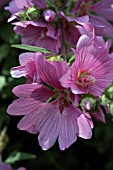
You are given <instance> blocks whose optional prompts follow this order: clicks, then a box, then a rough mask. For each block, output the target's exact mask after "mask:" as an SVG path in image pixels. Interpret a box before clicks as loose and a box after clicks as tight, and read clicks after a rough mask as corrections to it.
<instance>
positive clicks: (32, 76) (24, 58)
mask: <svg viewBox="0 0 113 170" xmlns="http://www.w3.org/2000/svg"><path fill="white" fill-rule="evenodd" d="M40 55H42V53H39V52H37V53H27V52H26V53H23V54H21V55H19V63H20V66H18V67H13V68H12V69H11V76H12V77H14V78H20V77H22V76H24V77H26V78H27V83H34V82H37V83H39V84H41V80H40V77H39V75H38V74H37V71H36V62H37V61H36V58H37V57H38V56H40ZM42 56H43V55H42Z"/></svg>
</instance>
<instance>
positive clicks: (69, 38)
mask: <svg viewBox="0 0 113 170" xmlns="http://www.w3.org/2000/svg"><path fill="white" fill-rule="evenodd" d="M59 16H60V17H61V19H62V21H63V22H64V30H63V31H64V39H65V42H66V43H69V44H70V45H73V46H76V44H77V41H78V39H79V37H80V32H79V30H78V28H77V25H80V26H81V27H83V25H84V24H85V23H87V22H88V21H89V17H88V16H82V17H77V18H71V17H68V16H66V15H65V14H64V13H63V12H62V11H61V12H59ZM61 29H62V28H61ZM61 31H62V30H61Z"/></svg>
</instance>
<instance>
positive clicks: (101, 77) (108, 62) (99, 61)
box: [61, 35, 113, 96]
mask: <svg viewBox="0 0 113 170" xmlns="http://www.w3.org/2000/svg"><path fill="white" fill-rule="evenodd" d="M73 51H74V53H75V56H76V60H75V62H74V63H73V64H72V66H71V67H70V69H69V71H68V72H67V73H66V74H65V75H64V76H63V77H62V78H61V83H62V85H63V87H65V88H69V87H70V88H71V90H72V92H73V93H74V94H84V93H85V94H86V93H88V92H89V93H91V94H93V95H94V96H100V95H101V94H102V92H103V91H104V90H105V88H107V87H109V85H110V83H111V82H112V77H113V59H112V58H111V57H109V54H108V51H109V42H107V43H106V44H105V43H104V42H103V40H102V38H101V37H94V38H93V39H92V38H89V37H88V36H87V35H83V36H81V37H80V39H79V41H78V44H77V49H76V51H75V50H73Z"/></svg>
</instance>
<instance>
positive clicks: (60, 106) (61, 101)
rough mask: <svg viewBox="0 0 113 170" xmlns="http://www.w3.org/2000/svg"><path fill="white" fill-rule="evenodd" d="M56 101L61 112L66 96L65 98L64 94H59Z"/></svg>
mask: <svg viewBox="0 0 113 170" xmlns="http://www.w3.org/2000/svg"><path fill="white" fill-rule="evenodd" d="M58 103H59V109H60V113H62V111H63V109H64V108H65V106H66V98H65V94H64V93H63V94H61V95H60V97H59V99H58Z"/></svg>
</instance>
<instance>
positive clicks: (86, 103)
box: [80, 97, 96, 112]
mask: <svg viewBox="0 0 113 170" xmlns="http://www.w3.org/2000/svg"><path fill="white" fill-rule="evenodd" d="M80 106H81V108H82V109H83V110H84V111H86V112H92V111H95V108H96V100H95V99H94V98H92V97H85V98H83V99H82V101H81V103H80Z"/></svg>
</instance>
